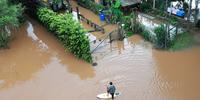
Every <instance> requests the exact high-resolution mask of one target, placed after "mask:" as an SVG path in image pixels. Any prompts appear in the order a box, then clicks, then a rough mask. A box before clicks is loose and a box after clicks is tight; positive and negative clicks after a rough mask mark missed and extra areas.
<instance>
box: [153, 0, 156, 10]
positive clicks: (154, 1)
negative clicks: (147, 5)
mask: <svg viewBox="0 0 200 100" xmlns="http://www.w3.org/2000/svg"><path fill="white" fill-rule="evenodd" d="M155 8H156V0H153V9H155Z"/></svg>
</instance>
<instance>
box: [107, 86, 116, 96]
mask: <svg viewBox="0 0 200 100" xmlns="http://www.w3.org/2000/svg"><path fill="white" fill-rule="evenodd" d="M115 90H116V88H115V86H114V85H113V83H112V82H110V83H109V85H108V87H107V92H108V93H109V94H111V96H112V99H114V94H115Z"/></svg>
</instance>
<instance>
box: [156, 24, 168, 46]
mask: <svg viewBox="0 0 200 100" xmlns="http://www.w3.org/2000/svg"><path fill="white" fill-rule="evenodd" d="M154 32H155V34H156V46H157V47H158V48H165V47H166V46H167V45H168V44H167V40H166V39H167V38H166V34H167V32H166V29H165V26H164V25H160V26H158V27H156V28H155V29H154Z"/></svg>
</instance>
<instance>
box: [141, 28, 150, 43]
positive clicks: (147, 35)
mask: <svg viewBox="0 0 200 100" xmlns="http://www.w3.org/2000/svg"><path fill="white" fill-rule="evenodd" d="M150 34H151V33H150V32H149V31H148V30H146V29H143V32H141V35H142V36H143V37H144V39H145V40H147V41H151V40H150Z"/></svg>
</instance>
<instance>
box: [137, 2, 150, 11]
mask: <svg viewBox="0 0 200 100" xmlns="http://www.w3.org/2000/svg"><path fill="white" fill-rule="evenodd" d="M151 8H152V6H151V5H150V4H149V3H148V2H146V1H143V2H142V3H141V5H140V9H141V10H142V11H143V12H148V11H150V10H151Z"/></svg>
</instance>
